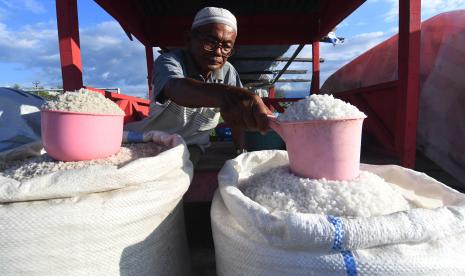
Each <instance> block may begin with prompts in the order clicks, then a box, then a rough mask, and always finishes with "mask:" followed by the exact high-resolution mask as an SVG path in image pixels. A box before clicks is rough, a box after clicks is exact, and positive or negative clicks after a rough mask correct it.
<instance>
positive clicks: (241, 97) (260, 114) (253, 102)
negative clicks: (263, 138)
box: [221, 88, 272, 133]
mask: <svg viewBox="0 0 465 276" xmlns="http://www.w3.org/2000/svg"><path fill="white" fill-rule="evenodd" d="M228 92H229V93H225V94H224V98H223V104H222V106H221V116H222V117H223V119H224V120H225V121H226V122H227V123H229V124H231V125H232V127H238V128H245V129H250V130H256V129H258V130H259V131H260V132H261V133H265V132H266V130H267V129H268V115H271V114H272V113H271V111H270V110H269V109H268V108H267V107H266V105H265V104H264V103H263V101H262V99H261V98H260V97H259V96H257V95H255V94H253V93H251V92H249V91H247V90H245V89H238V88H236V89H230V91H228Z"/></svg>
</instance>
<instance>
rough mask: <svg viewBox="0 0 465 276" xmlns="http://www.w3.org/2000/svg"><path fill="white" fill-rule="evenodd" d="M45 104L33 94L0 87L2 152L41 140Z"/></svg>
mask: <svg viewBox="0 0 465 276" xmlns="http://www.w3.org/2000/svg"><path fill="white" fill-rule="evenodd" d="M43 102H44V100H43V99H42V98H40V97H37V96H35V95H32V94H31V93H27V92H24V91H21V90H18V89H13V88H5V87H0V152H3V151H7V150H10V149H13V148H16V147H19V146H22V145H24V144H28V143H31V142H34V141H38V140H40V106H41V105H42V103H43Z"/></svg>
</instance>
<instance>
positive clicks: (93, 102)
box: [42, 89, 124, 115]
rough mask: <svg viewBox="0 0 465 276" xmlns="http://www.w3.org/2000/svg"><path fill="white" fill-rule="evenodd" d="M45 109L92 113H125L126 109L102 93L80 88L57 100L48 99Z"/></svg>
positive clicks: (66, 93) (43, 107) (62, 95)
mask: <svg viewBox="0 0 465 276" xmlns="http://www.w3.org/2000/svg"><path fill="white" fill-rule="evenodd" d="M42 109H43V110H56V111H70V112H80V113H91V114H105V115H124V111H123V110H121V108H119V107H118V105H117V104H115V103H114V102H113V101H111V100H109V99H107V98H105V97H104V96H103V95H102V94H100V93H97V92H93V91H89V90H87V89H80V90H79V91H76V92H65V93H63V94H61V95H59V96H58V98H57V99H56V100H53V101H47V102H46V103H45V104H44V105H43V106H42Z"/></svg>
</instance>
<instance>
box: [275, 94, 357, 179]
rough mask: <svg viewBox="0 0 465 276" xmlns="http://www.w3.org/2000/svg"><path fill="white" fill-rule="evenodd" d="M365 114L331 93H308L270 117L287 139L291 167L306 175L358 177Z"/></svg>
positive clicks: (297, 172) (327, 177) (293, 170)
mask: <svg viewBox="0 0 465 276" xmlns="http://www.w3.org/2000/svg"><path fill="white" fill-rule="evenodd" d="M365 117H366V116H365V114H364V113H363V112H361V111H359V110H358V109H357V108H356V107H355V106H352V105H350V104H348V103H345V102H343V101H341V100H339V99H335V98H333V96H331V95H311V96H309V97H307V98H305V99H303V100H301V101H298V102H296V103H294V104H292V105H291V106H290V107H289V108H288V109H287V110H286V112H285V113H284V114H283V115H282V116H280V117H279V118H278V120H276V119H271V120H270V126H271V127H272V128H273V129H274V130H275V131H276V132H277V133H278V134H279V135H280V136H281V137H282V138H283V140H284V141H285V142H286V147H287V151H288V154H289V163H290V169H291V171H292V172H293V173H295V174H297V175H299V176H302V177H309V178H326V179H330V180H348V179H352V178H355V177H357V176H358V174H359V166H360V146H361V135H362V123H363V119H364V118H365Z"/></svg>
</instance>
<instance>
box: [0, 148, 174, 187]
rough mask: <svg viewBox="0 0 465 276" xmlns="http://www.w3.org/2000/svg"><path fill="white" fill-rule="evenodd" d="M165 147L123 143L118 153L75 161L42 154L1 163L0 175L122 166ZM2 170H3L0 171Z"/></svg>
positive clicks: (17, 176) (24, 175)
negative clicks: (64, 160)
mask: <svg viewBox="0 0 465 276" xmlns="http://www.w3.org/2000/svg"><path fill="white" fill-rule="evenodd" d="M167 149H168V147H166V146H162V145H159V144H156V143H138V144H125V145H123V146H122V147H121V149H120V150H119V152H118V153H116V154H114V155H112V156H110V157H107V158H102V159H94V160H88V161H76V162H63V161H57V160H55V159H53V158H51V157H50V156H48V155H47V154H44V155H41V156H38V157H32V158H28V159H24V160H21V161H14V162H8V163H3V164H1V166H0V175H2V176H4V177H9V178H13V179H16V180H18V181H22V180H26V179H29V178H33V177H37V176H41V175H45V174H48V173H52V172H57V171H62V170H72V169H79V168H85V167H89V166H93V165H114V166H117V167H122V166H123V165H125V164H127V163H128V162H131V161H133V160H135V159H138V158H143V157H151V156H156V155H158V154H159V153H161V152H163V151H165V150H167ZM2 167H3V168H2ZM2 170H3V172H1V171H2Z"/></svg>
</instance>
